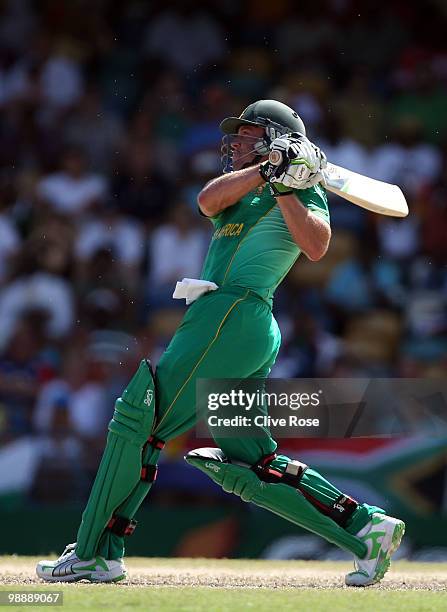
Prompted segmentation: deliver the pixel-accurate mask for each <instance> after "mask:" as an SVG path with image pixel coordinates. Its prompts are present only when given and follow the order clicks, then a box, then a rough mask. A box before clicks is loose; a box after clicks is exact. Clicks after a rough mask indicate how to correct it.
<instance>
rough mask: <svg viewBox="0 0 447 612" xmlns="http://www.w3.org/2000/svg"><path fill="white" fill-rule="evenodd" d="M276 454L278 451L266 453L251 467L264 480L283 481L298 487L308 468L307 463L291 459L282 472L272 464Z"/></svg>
mask: <svg viewBox="0 0 447 612" xmlns="http://www.w3.org/2000/svg"><path fill="white" fill-rule="evenodd" d="M276 456H277V455H276V453H271V454H270V455H264V456H263V457H261V459H260V460H259V461H258V462H257V463H255V465H253V466H252V468H251V469H252V470H253V471H254V472H255V474H256V475H257V476H258V478H260V479H261V480H263V481H264V482H271V483H277V482H282V483H283V484H287V485H290V486H291V487H294V488H295V489H297V488H298V485H299V482H300V480H301V478H302V476H303V474H304V472H305V471H306V470H307V465H306V464H305V463H301V461H289V462H288V463H287V466H286V469H285V471H284V472H281V470H278V469H275V468H274V467H272V466H271V465H270V464H271V462H272V461H273V460H274V459H276Z"/></svg>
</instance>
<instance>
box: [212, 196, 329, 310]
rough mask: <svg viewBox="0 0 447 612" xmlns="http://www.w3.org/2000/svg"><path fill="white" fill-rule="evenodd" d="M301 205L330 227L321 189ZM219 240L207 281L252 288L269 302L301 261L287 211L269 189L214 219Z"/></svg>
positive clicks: (214, 246) (214, 239)
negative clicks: (286, 218)
mask: <svg viewBox="0 0 447 612" xmlns="http://www.w3.org/2000/svg"><path fill="white" fill-rule="evenodd" d="M297 196H298V197H299V199H300V201H301V202H302V203H303V204H304V205H305V206H306V207H307V208H309V209H310V210H311V211H312V212H313V213H315V214H317V215H319V216H321V217H322V218H323V219H325V220H326V221H327V222H329V210H328V205H327V197H326V191H325V190H324V188H323V187H321V186H320V185H316V186H315V187H311V188H310V189H301V190H299V191H297ZM210 219H211V221H212V223H213V225H214V230H215V231H214V234H213V236H212V239H211V244H210V246H209V249H208V254H207V256H206V259H205V262H204V265H203V269H202V274H201V278H202V279H204V280H209V281H213V282H215V283H216V284H217V285H219V287H222V286H224V285H237V286H240V287H247V288H249V289H252V290H253V291H255V292H256V293H258V294H259V295H260V296H261V297H263V298H264V299H266V300H267V301H271V298H272V297H273V294H274V292H275V290H276V288H277V287H278V285H279V284H280V283H281V281H282V280H283V278H284V277H285V276H286V274H287V272H288V271H289V270H290V268H291V267H292V265H293V264H294V263H295V261H296V260H297V258H298V257H299V255H300V253H301V250H300V249H299V247H298V246H297V245H296V244H295V242H294V241H293V238H292V236H291V234H290V232H289V229H288V227H287V224H286V222H285V221H284V218H283V216H282V213H281V210H280V208H279V206H278V205H277V203H276V200H275V198H274V197H273V196H272V195H271V194H270V190H269V188H268V186H265V187H264V188H263V189H262V190H255V191H251V192H250V193H248V194H247V195H246V196H244V197H243V198H242V199H241V200H240V201H239V202H237V204H234V205H233V206H229V207H228V208H226V209H225V210H223V211H222V212H221V213H219V214H218V215H216V216H215V217H211V218H210Z"/></svg>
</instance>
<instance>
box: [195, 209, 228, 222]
mask: <svg viewBox="0 0 447 612" xmlns="http://www.w3.org/2000/svg"><path fill="white" fill-rule="evenodd" d="M197 210H198V212H199V215H200V216H201V217H205V219H209V220H210V221H211V223H212V224H213V225H214V226H215V225H216V223H218V222H219V221H220V220H221V218H222V215H223V213H224V212H225V211H224V210H223V211H222V212H220V213H219V214H217V215H214V217H208V215H205V213H204V212H202V211H201V209H200V206H197Z"/></svg>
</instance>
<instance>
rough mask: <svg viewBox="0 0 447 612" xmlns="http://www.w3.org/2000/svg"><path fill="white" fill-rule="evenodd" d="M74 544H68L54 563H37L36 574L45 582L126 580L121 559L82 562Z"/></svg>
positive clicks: (98, 559) (101, 558)
mask: <svg viewBox="0 0 447 612" xmlns="http://www.w3.org/2000/svg"><path fill="white" fill-rule="evenodd" d="M75 549H76V543H74V544H69V545H68V546H67V547H66V548H65V550H64V552H63V553H62V555H61V556H60V557H59V559H57V560H56V561H46V560H44V561H39V563H38V564H37V567H36V573H37V575H38V576H39V578H41V579H42V580H46V581H47V582H76V581H77V580H90V582H118V581H119V580H123V579H124V578H126V568H125V567H124V563H123V560H122V559H118V560H117V561H111V560H110V561H109V560H107V559H104V557H99V556H98V557H95V558H94V559H89V560H87V561H86V560H82V559H79V557H78V556H77V555H76V551H75Z"/></svg>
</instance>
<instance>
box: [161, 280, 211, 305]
mask: <svg viewBox="0 0 447 612" xmlns="http://www.w3.org/2000/svg"><path fill="white" fill-rule="evenodd" d="M216 289H219V287H218V286H217V285H216V283H213V282H211V281H206V280H198V279H197V278H184V279H183V280H182V281H178V282H177V284H176V286H175V290H174V293H173V294H172V297H173V298H174V299H176V300H182V299H186V305H187V306H189V305H190V304H192V303H193V302H194V301H195V300H197V298H199V297H200V296H201V295H203V294H204V293H207V292H208V291H215V290H216Z"/></svg>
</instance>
